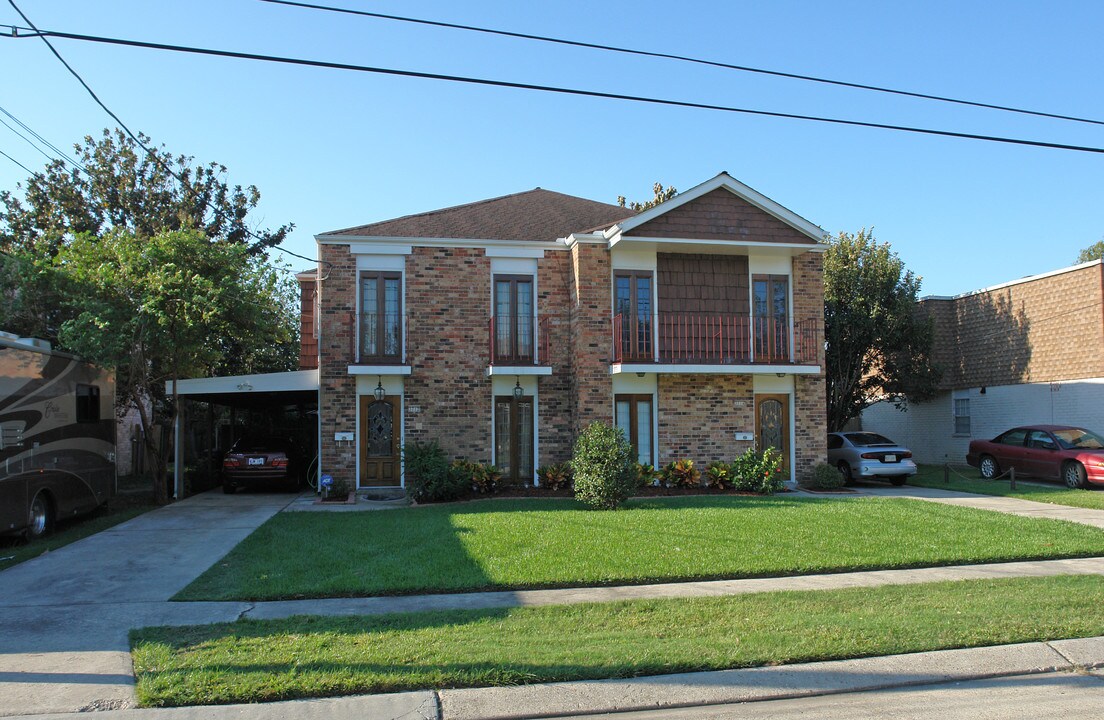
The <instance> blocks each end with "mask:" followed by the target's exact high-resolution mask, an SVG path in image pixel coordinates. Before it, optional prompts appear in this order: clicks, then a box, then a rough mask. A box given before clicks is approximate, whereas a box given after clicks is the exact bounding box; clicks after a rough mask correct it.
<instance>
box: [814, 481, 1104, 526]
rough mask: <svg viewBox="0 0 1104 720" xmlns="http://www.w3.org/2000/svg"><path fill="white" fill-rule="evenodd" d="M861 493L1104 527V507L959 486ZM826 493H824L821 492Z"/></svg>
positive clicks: (879, 489)
mask: <svg viewBox="0 0 1104 720" xmlns="http://www.w3.org/2000/svg"><path fill="white" fill-rule="evenodd" d="M855 492H856V494H858V495H867V496H871V497H890V498H905V499H910V500H926V501H928V502H937V503H943V504H945V505H959V506H961V507H968V508H974V509H976V510H993V511H996V512H1002V513H1008V514H1009V515H1022V516H1024V517H1033V518H1044V519H1046V520H1067V521H1069V522H1075V523H1081V524H1082V525H1092V526H1093V527H1097V528H1101V529H1104V510H1093V509H1091V508H1079V507H1070V506H1068V505H1054V504H1051V503H1041V502H1035V501H1033V500H1021V499H1020V498H1010V497H1001V496H999V495H975V494H974V493H965V492H959V491H957V490H941V489H939V488H927V487H912V486H901V487H866V486H863V487H859V488H855ZM820 497H823V496H820Z"/></svg>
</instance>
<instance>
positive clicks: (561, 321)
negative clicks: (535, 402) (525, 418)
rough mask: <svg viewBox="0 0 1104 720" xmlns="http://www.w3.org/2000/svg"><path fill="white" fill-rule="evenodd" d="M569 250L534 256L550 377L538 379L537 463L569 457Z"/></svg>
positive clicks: (571, 432)
mask: <svg viewBox="0 0 1104 720" xmlns="http://www.w3.org/2000/svg"><path fill="white" fill-rule="evenodd" d="M571 267H572V266H571V255H570V253H566V252H562V251H554V250H545V251H544V257H543V258H540V259H539V260H537V293H538V295H537V307H538V308H539V309H540V310H539V317H541V318H546V319H545V320H544V322H545V323H546V324H547V328H548V335H549V343H548V344H549V350H550V353H551V357H550V358H549V361H550V363H551V365H552V375H551V377H542V378H541V379H540V381H539V402H540V408H539V413H540V434H541V438H540V457H539V458H538V459H537V466H538V467H540V466H541V465H549V464H552V463H559V462H564V461H565V460H569V459H570V458H571V449H572V442H573V440H574V438H575V425H574V416H575V412H574V408H575V396H574V392H575V384H574V379H573V377H574V376H573V374H572V372H571V370H572V367H573V364H574V358H573V351H574V348H573V346H572V342H571V337H572V335H571V316H572V312H571V304H570V303H571V300H570V298H571V296H572V289H571V285H572V271H571Z"/></svg>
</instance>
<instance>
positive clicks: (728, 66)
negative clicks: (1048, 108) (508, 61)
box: [261, 0, 1104, 125]
mask: <svg viewBox="0 0 1104 720" xmlns="http://www.w3.org/2000/svg"><path fill="white" fill-rule="evenodd" d="M261 2H267V3H272V4H274V5H288V6H291V7H299V8H306V9H308V10H323V11H327V12H335V13H344V14H346V15H359V16H362V17H370V18H378V19H381V20H395V21H397V22H405V23H414V24H418V25H429V26H433V27H442V28H449V29H453V30H466V31H469V32H478V33H486V34H488V35H501V36H503V37H512V38H519V39H522V40H536V41H539V42H547V43H555V44H558V45H569V46H572V47H581V48H588V49H592V50H603V51H606V52H613V53H622V54H626V55H640V56H644V57H654V58H662V59H665V60H677V61H679V62H686V63H694V64H697V65H708V66H710V67H716V68H723V69H725V70H739V71H741V72H749V73H757V74H760V75H771V76H774V77H782V78H789V79H791V80H805V81H808V82H815V83H822V84H825V85H836V86H839V87H848V88H854V89H858V90H870V91H873V92H880V93H889V94H891V95H903V96H905V97H913V98H920V99H922V100H935V101H938V102H945V103H953V104H956V105H968V106H970V107H979V108H985V109H988V110H1001V111H1004V112H1011V113H1019V114H1021V115H1034V116H1036V117H1045V118H1053V119H1057V120H1070V121H1072V122H1079V123H1089V124H1092V125H1104V120H1093V119H1092V118H1083V117H1077V116H1074V115H1062V114H1059V113H1049V112H1042V111H1039V110H1026V109H1024V108H1017V107H1011V106H1008V105H995V104H992V103H983V102H978V101H974V100H962V99H960V98H952V97H946V96H943V95H930V94H927V93H921V92H912V91H909V90H898V89H895V88H888V87H882V86H879V85H866V84H864V83H856V82H849V81H846V80H832V79H830V78H822V77H816V76H814V75H802V74H799V73H789V72H782V71H780V70H767V69H765V68H757V67H751V66H748V65H734V64H732V63H726V62H720V61H717V60H706V59H703V58H695V57H690V56H688V55H676V54H673V53H664V52H655V51H650V50H637V49H633V48H625V47H617V46H614V45H599V44H597V43H589V42H583V41H581V40H568V39H565V38H556V37H548V36H545V35H531V34H529V33H520V32H510V31H508V30H495V29H492V28H484V27H477V26H475V25H461V24H459V23H448V22H441V21H437V20H424V19H421V18H412V17H403V16H401V15H387V14H384V13H377V12H368V11H366V10H352V9H349V8H342V7H333V6H330V5H317V4H315V3H307V2H295V1H294V0H261Z"/></svg>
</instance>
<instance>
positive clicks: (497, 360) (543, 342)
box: [487, 315, 551, 365]
mask: <svg viewBox="0 0 1104 720" xmlns="http://www.w3.org/2000/svg"><path fill="white" fill-rule="evenodd" d="M535 322H536V326H535V328H534V318H533V317H532V316H531V315H522V316H512V315H499V316H497V317H496V316H494V315H492V316H491V317H490V318H488V320H487V338H488V343H489V353H488V357H489V358H490V364H491V365H548V364H549V353H550V349H551V347H550V344H549V338H548V318H547V317H543V318H540V319H538V320H536V321H535Z"/></svg>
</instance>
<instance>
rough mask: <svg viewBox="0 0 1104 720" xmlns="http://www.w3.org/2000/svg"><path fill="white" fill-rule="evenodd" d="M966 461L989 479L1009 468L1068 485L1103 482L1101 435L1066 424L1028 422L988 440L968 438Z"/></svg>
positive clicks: (1103, 453) (1103, 461) (1103, 465)
mask: <svg viewBox="0 0 1104 720" xmlns="http://www.w3.org/2000/svg"><path fill="white" fill-rule="evenodd" d="M966 462H968V463H969V464H970V465H972V466H973V467H976V468H978V469H979V470H981V476H982V477H984V478H988V479H992V478H995V477H997V476H998V475H1000V474H1001V473H1003V472H1006V471H1007V470H1008V469H1009V468H1016V472H1018V473H1023V474H1024V475H1033V476H1035V477H1040V478H1049V479H1052V480H1061V481H1063V482H1065V483H1066V485H1068V486H1069V487H1071V488H1079V487H1084V486H1085V484H1086V483H1094V484H1104V438H1102V437H1101V436H1099V435H1097V434H1096V433H1094V432H1092V431H1090V430H1086V429H1085V428H1079V427H1070V426H1068V425H1029V426H1025V427H1018V428H1013V429H1011V430H1009V431H1008V432H1004V433H1001V434H1000V435H998V436H997V437H995V438H993V439H992V440H971V441H970V452H969V453H967V454H966Z"/></svg>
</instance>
